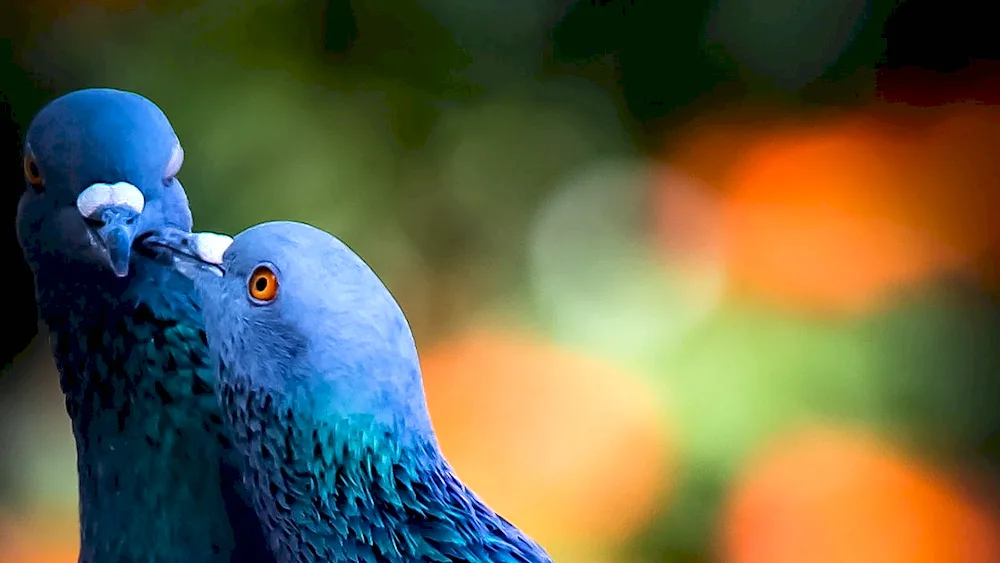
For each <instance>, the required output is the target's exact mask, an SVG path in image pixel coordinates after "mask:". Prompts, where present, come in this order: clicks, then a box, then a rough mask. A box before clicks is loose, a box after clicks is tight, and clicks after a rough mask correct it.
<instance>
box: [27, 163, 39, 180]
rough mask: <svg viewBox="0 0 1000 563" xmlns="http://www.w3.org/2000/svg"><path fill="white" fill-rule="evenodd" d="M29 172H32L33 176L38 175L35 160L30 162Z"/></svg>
mask: <svg viewBox="0 0 1000 563" xmlns="http://www.w3.org/2000/svg"><path fill="white" fill-rule="evenodd" d="M28 172H30V173H31V177H32V178H37V177H38V165H37V164H35V161H31V162H29V163H28Z"/></svg>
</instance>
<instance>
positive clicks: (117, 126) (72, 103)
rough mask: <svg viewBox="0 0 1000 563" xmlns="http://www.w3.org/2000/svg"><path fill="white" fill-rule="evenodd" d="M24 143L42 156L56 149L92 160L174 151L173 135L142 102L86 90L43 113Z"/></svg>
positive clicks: (121, 93)
mask: <svg viewBox="0 0 1000 563" xmlns="http://www.w3.org/2000/svg"><path fill="white" fill-rule="evenodd" d="M27 141H28V143H29V144H30V145H31V148H32V150H33V151H34V152H35V153H42V155H44V154H45V153H49V152H57V149H59V148H63V149H65V150H69V149H75V151H79V152H85V153H92V154H107V153H109V152H115V151H120V150H123V149H126V148H128V149H133V150H135V151H153V152H163V151H169V150H170V149H172V147H173V144H174V143H175V142H176V135H175V134H174V131H173V127H171V125H170V122H169V121H168V120H167V117H166V115H164V113H163V111H162V110H160V108H159V107H157V105H156V104H154V103H153V102H151V101H150V100H148V99H146V98H144V97H143V96H140V95H138V94H134V93H132V92H124V91H121V90H111V89H89V90H79V91H76V92H72V93H70V94H66V95H64V96H62V97H60V98H57V99H55V100H53V101H52V102H50V103H49V104H48V105H47V106H45V107H44V108H42V110H41V111H40V112H39V113H38V115H37V116H36V117H35V119H34V120H33V121H32V123H31V126H30V127H29V129H28V135H27ZM158 145H159V146H158ZM42 155H40V156H42Z"/></svg>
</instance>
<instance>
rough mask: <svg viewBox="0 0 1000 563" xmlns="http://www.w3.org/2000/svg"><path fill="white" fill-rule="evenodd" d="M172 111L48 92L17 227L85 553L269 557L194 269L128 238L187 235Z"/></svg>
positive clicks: (130, 98)
mask: <svg viewBox="0 0 1000 563" xmlns="http://www.w3.org/2000/svg"><path fill="white" fill-rule="evenodd" d="M182 161H183V151H181V150H180V145H179V143H178V140H177V137H176V136H175V134H174V131H173V129H172V127H171V126H170V124H169V122H168V121H167V118H166V117H165V116H164V115H163V113H162V112H161V111H160V110H159V108H157V107H156V106H155V105H154V104H153V103H152V102H150V101H149V100H147V99H145V98H143V97H142V96H139V95H137V94H133V93H128V92H122V91H118V90H111V89H88V90H80V91H76V92H73V93H70V94H67V95H65V96H63V97H61V98H58V99H56V100H55V101H53V102H51V103H50V104H49V105H47V106H46V107H45V108H43V109H42V111H41V112H39V114H38V115H37V116H36V117H35V119H34V121H33V122H32V124H31V126H30V127H29V129H28V132H27V135H26V139H25V176H26V179H27V184H28V185H27V189H26V190H25V193H24V195H23V196H22V197H21V200H20V203H19V206H18V217H17V234H18V240H19V241H20V243H21V247H22V249H23V250H24V254H25V257H26V259H27V261H28V263H29V265H30V266H31V269H32V271H33V273H34V276H35V289H36V296H37V300H38V306H39V312H40V316H41V318H42V320H43V321H44V322H45V324H46V325H47V327H48V329H49V333H50V338H51V341H52V346H53V351H54V355H55V359H56V363H57V365H58V368H59V372H60V383H61V386H62V390H63V392H64V394H65V398H66V408H67V411H68V413H69V415H70V418H71V420H72V426H73V432H74V434H75V437H76V446H77V463H78V470H79V495H80V534H81V553H80V562H81V563H110V562H139V561H144V562H179V561H184V562H191V563H196V562H228V561H233V562H235V561H240V562H246V561H273V556H272V555H271V554H270V552H269V551H268V550H267V549H266V544H265V543H264V537H263V532H262V529H261V525H260V521H259V520H258V519H257V517H256V515H255V513H254V512H253V510H252V508H251V507H250V505H249V500H248V499H249V497H248V495H247V492H246V490H245V489H244V488H243V485H242V482H241V481H240V480H239V479H238V477H237V470H236V469H235V468H236V465H237V463H238V460H237V459H236V458H235V457H234V455H235V453H234V451H233V450H232V449H231V444H230V441H229V438H228V437H226V436H224V434H223V428H222V426H221V417H220V411H219V405H218V400H217V398H216V396H215V394H214V387H215V381H214V370H212V369H211V368H210V364H209V362H208V356H207V350H206V336H205V333H204V331H203V329H202V320H201V318H202V315H201V311H200V308H199V304H198V302H197V299H195V297H194V291H193V288H192V285H191V282H190V280H189V279H187V278H185V277H184V276H181V275H179V274H178V273H177V272H176V270H174V269H173V268H172V267H171V264H170V261H169V259H168V258H167V257H162V256H156V255H155V254H153V253H149V252H144V251H142V250H141V249H142V246H141V245H139V244H134V243H136V241H137V240H141V239H142V237H144V236H145V234H146V233H147V232H149V231H150V230H152V229H161V228H175V229H181V230H190V228H191V213H190V210H189V209H188V202H187V196H186V195H185V193H184V189H183V188H182V187H181V185H180V183H179V182H178V181H177V179H176V178H175V174H176V173H177V171H178V170H179V169H180V166H181V163H182Z"/></svg>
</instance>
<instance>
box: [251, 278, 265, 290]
mask: <svg viewBox="0 0 1000 563" xmlns="http://www.w3.org/2000/svg"><path fill="white" fill-rule="evenodd" d="M253 288H254V289H256V290H257V291H264V290H265V289H267V278H265V277H263V276H262V277H259V278H257V281H255V282H253Z"/></svg>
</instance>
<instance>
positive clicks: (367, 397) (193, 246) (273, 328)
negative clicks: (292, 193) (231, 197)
mask: <svg viewBox="0 0 1000 563" xmlns="http://www.w3.org/2000/svg"><path fill="white" fill-rule="evenodd" d="M148 241H149V243H150V244H153V245H158V246H163V247H167V248H169V249H170V250H172V251H173V252H174V256H175V262H176V264H177V266H178V269H179V270H180V271H181V272H183V273H185V275H187V276H188V277H190V278H191V279H192V280H193V281H194V285H195V287H196V288H197V291H198V293H199V295H200V297H201V299H202V306H203V313H204V319H205V329H206V332H207V334H208V339H209V347H210V348H211V349H212V353H213V354H214V355H215V356H216V358H215V359H216V361H218V362H219V365H220V366H225V368H224V369H222V370H221V372H220V375H219V377H220V380H222V381H223V382H227V380H228V382H229V383H234V382H235V383H238V384H243V385H247V386H248V387H249V388H252V389H257V390H261V391H264V392H267V393H270V394H272V395H274V396H275V397H277V398H278V400H282V399H284V400H287V401H291V402H294V403H295V405H296V406H297V408H301V406H302V405H303V403H308V404H309V405H311V408H314V409H317V410H315V411H314V412H315V414H316V415H317V416H319V417H322V418H323V419H324V420H327V421H334V420H344V419H351V418H353V417H358V418H363V419H365V420H369V419H371V418H372V417H374V419H375V420H377V421H379V422H381V423H383V424H385V425H388V426H390V427H392V428H395V429H403V430H406V431H408V432H411V433H412V434H414V435H424V436H427V435H429V434H430V421H429V417H428V414H427V407H426V403H425V399H424V391H423V384H422V381H421V375H420V367H419V362H418V359H417V352H416V348H415V345H414V341H413V336H412V333H411V331H410V328H409V325H408V323H407V321H406V318H405V316H404V315H403V312H402V310H401V309H400V307H399V305H398V304H397V303H396V300H395V299H394V298H393V296H392V295H391V294H390V293H389V290H388V289H386V287H385V285H383V284H382V281H381V280H380V279H379V278H378V276H377V275H376V274H375V272H373V271H372V270H371V268H369V267H368V265H367V264H366V263H365V262H364V261H363V260H362V259H361V258H360V257H358V255H357V254H355V253H354V252H353V251H352V250H351V249H350V248H349V247H348V246H347V245H345V244H344V243H343V242H341V241H340V240H338V239H337V238H335V237H334V236H332V235H330V234H329V233H327V232H325V231H322V230H320V229H317V228H315V227H312V226H310V225H306V224H303V223H296V222H285V221H281V222H271V223H263V224H260V225H257V226H254V227H251V228H249V229H247V230H245V231H243V232H242V233H240V234H238V235H237V236H236V237H235V239H231V238H229V237H228V236H225V235H217V234H212V233H189V232H185V231H183V230H176V229H171V230H167V231H163V232H160V233H154V234H153V235H151V236H150V238H149V239H148Z"/></svg>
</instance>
